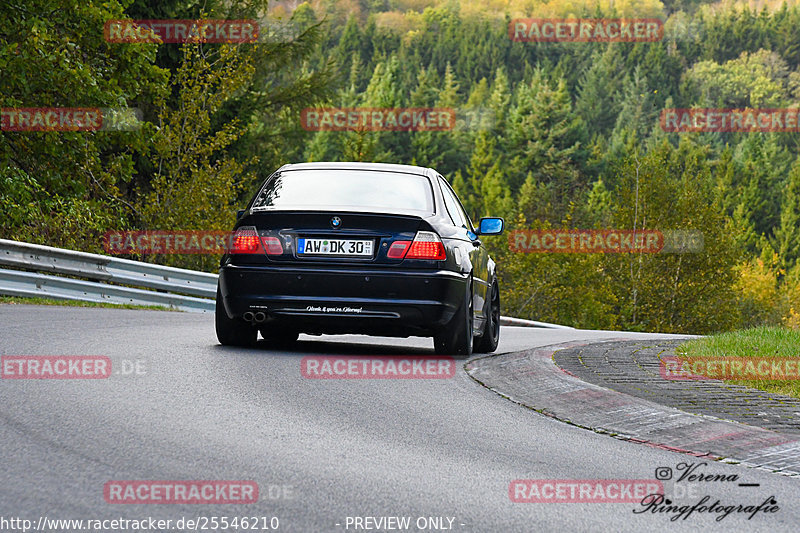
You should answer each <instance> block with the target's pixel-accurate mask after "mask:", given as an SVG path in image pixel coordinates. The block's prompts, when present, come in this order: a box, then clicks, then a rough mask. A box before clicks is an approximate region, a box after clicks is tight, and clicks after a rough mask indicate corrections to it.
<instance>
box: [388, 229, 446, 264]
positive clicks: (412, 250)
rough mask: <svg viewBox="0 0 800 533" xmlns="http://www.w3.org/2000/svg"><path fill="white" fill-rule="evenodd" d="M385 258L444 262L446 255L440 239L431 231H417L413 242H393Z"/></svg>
mask: <svg viewBox="0 0 800 533" xmlns="http://www.w3.org/2000/svg"><path fill="white" fill-rule="evenodd" d="M386 257H388V258H393V259H398V258H405V259H433V260H436V261H444V260H445V259H447V254H446V253H445V250H444V244H442V239H441V238H439V236H438V235H437V234H435V233H434V232H432V231H418V232H417V235H416V236H415V237H414V240H413V241H395V242H393V243H392V245H391V246H390V247H389V251H388V252H386Z"/></svg>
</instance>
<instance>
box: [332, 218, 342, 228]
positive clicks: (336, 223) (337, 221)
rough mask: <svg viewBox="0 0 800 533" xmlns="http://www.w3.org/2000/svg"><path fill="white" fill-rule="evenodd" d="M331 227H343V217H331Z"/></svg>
mask: <svg viewBox="0 0 800 533" xmlns="http://www.w3.org/2000/svg"><path fill="white" fill-rule="evenodd" d="M331 227H332V228H333V229H339V228H341V227H342V219H341V218H339V217H333V218H332V219H331Z"/></svg>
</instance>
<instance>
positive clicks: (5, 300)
mask: <svg viewBox="0 0 800 533" xmlns="http://www.w3.org/2000/svg"><path fill="white" fill-rule="evenodd" d="M0 304H10V305H19V304H24V305H63V306H69V307H110V308H114V309H149V310H151V311H178V309H170V308H169V307H161V306H160V305H133V304H112V303H105V302H102V303H99V302H84V301H82V300H54V299H51V298H21V297H18V296H0Z"/></svg>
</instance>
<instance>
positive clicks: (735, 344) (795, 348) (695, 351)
mask: <svg viewBox="0 0 800 533" xmlns="http://www.w3.org/2000/svg"><path fill="white" fill-rule="evenodd" d="M677 355H678V357H680V358H686V359H687V360H688V361H689V362H691V361H693V360H696V359H715V360H719V359H720V358H726V359H727V358H742V359H750V360H752V361H753V363H754V365H751V366H748V367H747V368H748V369H753V368H755V369H756V370H758V364H759V363H760V362H761V360H762V359H763V360H766V361H767V363H768V364H769V365H770V368H771V367H772V363H773V362H775V363H779V364H780V367H781V368H784V369H788V370H787V372H786V373H785V375H786V377H785V378H783V379H727V378H726V379H724V381H725V383H734V384H737V385H744V386H746V387H752V388H755V389H761V390H764V391H767V392H775V393H779V394H785V395H787V396H794V397H795V398H800V379H798V376H800V368H798V366H799V365H797V362H798V361H800V331H797V330H791V329H786V328H777V327H766V326H765V327H758V328H752V329H746V330H742V331H731V332H728V333H720V334H718V335H711V336H709V337H703V338H700V339H694V340H691V341H689V342H686V343H684V344H682V345H680V346H679V347H678V350H677ZM786 359H791V360H792V361H793V362H794V364H793V365H792V364H790V365H788V366H787V364H786V363H787V361H785V360H786ZM792 366H793V368H794V375H792V372H791V369H792ZM762 368H765V366H764V365H762ZM733 374H734V376H735V375H743V374H742V372H739V373H737V372H733Z"/></svg>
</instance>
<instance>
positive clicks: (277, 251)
mask: <svg viewBox="0 0 800 533" xmlns="http://www.w3.org/2000/svg"><path fill="white" fill-rule="evenodd" d="M261 242H262V243H263V244H264V249H265V250H266V251H267V255H281V254H282V253H283V245H281V240H280V239H279V238H277V237H261Z"/></svg>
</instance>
